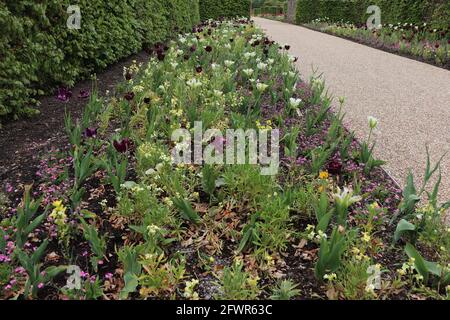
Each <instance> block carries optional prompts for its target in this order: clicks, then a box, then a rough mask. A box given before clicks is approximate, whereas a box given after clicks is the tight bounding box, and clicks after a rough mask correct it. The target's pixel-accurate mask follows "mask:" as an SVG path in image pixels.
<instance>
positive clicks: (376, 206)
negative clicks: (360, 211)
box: [370, 202, 380, 209]
mask: <svg viewBox="0 0 450 320" xmlns="http://www.w3.org/2000/svg"><path fill="white" fill-rule="evenodd" d="M370 207H371V208H372V209H378V208H379V207H380V205H379V204H378V202H374V203H372V204H371V205H370Z"/></svg>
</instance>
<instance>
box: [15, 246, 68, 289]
mask: <svg viewBox="0 0 450 320" xmlns="http://www.w3.org/2000/svg"><path fill="white" fill-rule="evenodd" d="M47 246H48V240H44V242H43V243H42V244H41V245H40V246H39V247H38V248H37V249H36V251H34V252H33V254H31V255H28V254H27V253H26V252H25V251H24V250H22V249H20V248H16V250H15V254H16V256H17V259H18V260H19V263H20V264H21V266H22V267H23V268H24V269H25V271H26V273H27V275H28V279H27V282H26V284H25V291H24V296H25V297H26V298H28V296H29V295H30V294H31V296H32V297H33V298H36V297H37V294H38V291H39V289H41V288H42V287H43V286H44V285H45V284H46V283H48V282H49V281H51V280H52V279H53V278H55V277H56V276H57V275H58V274H60V273H61V272H63V271H64V270H66V267H65V266H57V267H55V266H51V267H48V268H46V269H45V270H42V263H40V260H41V259H42V256H43V255H44V252H45V250H46V249H47Z"/></svg>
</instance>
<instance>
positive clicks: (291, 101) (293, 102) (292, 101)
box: [289, 98, 302, 108]
mask: <svg viewBox="0 0 450 320" xmlns="http://www.w3.org/2000/svg"><path fill="white" fill-rule="evenodd" d="M301 102H302V99H295V98H290V99H289V105H290V106H291V107H292V108H298V106H299V105H300V103H301Z"/></svg>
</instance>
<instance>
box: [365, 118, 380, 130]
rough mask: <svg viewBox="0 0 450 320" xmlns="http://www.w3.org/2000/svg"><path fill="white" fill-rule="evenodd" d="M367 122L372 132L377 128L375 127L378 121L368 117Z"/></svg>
mask: <svg viewBox="0 0 450 320" xmlns="http://www.w3.org/2000/svg"><path fill="white" fill-rule="evenodd" d="M367 120H368V122H369V127H370V129H372V130H373V129H375V128H376V127H377V125H378V119H377V118H374V117H372V116H370V117H368V118H367Z"/></svg>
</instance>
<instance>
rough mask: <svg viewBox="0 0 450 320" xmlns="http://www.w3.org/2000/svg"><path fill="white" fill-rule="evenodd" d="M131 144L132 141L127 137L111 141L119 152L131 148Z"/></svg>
mask: <svg viewBox="0 0 450 320" xmlns="http://www.w3.org/2000/svg"><path fill="white" fill-rule="evenodd" d="M131 144H132V142H131V141H130V139H128V138H125V139H122V140H121V141H117V140H114V141H113V146H114V148H115V149H116V150H117V152H120V153H125V152H127V151H128V150H129V149H130V148H131Z"/></svg>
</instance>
